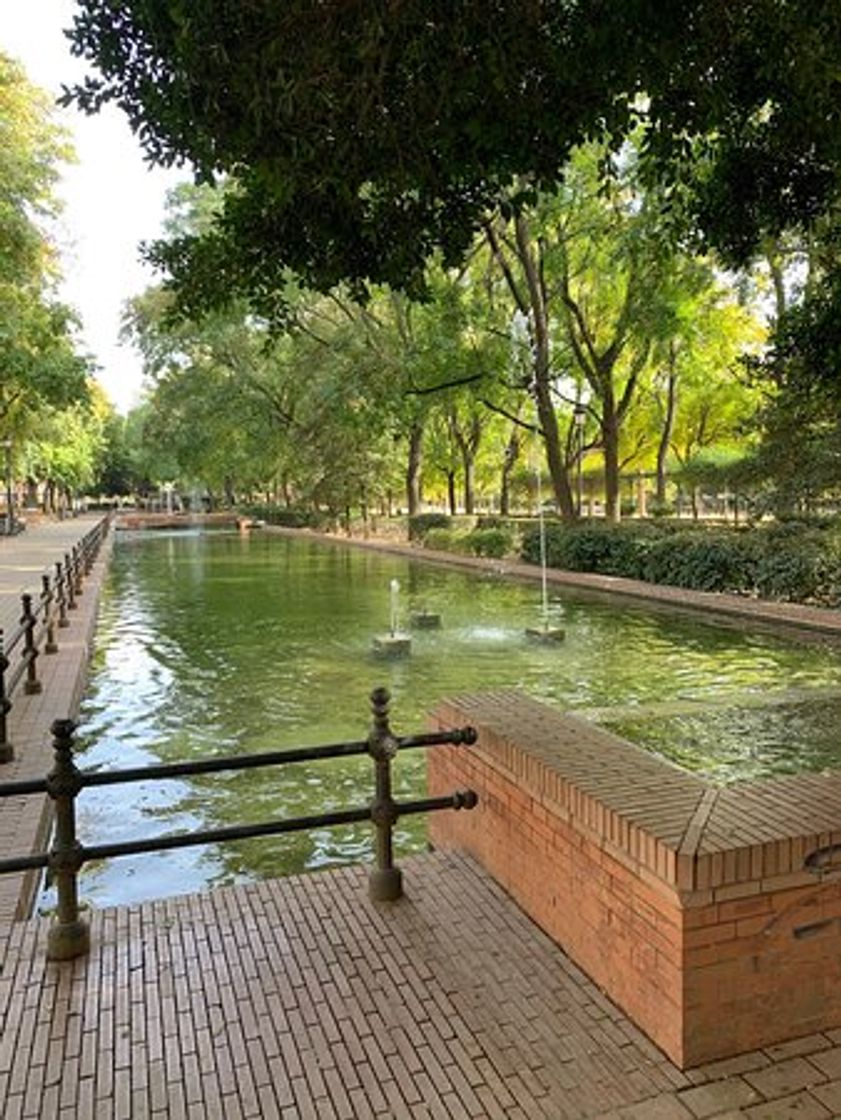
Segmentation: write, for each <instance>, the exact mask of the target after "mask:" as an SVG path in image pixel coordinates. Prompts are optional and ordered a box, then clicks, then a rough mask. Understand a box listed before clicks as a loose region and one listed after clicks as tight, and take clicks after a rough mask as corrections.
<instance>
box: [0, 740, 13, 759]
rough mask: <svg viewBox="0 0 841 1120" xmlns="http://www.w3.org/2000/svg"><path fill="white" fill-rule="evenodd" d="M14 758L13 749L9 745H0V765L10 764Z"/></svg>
mask: <svg viewBox="0 0 841 1120" xmlns="http://www.w3.org/2000/svg"><path fill="white" fill-rule="evenodd" d="M14 757H15V748H14V747H13V746H12V744H11V743H0V763H2V762H11V761H12V759H13V758H14Z"/></svg>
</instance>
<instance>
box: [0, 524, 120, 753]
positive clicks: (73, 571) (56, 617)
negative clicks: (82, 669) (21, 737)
mask: <svg viewBox="0 0 841 1120" xmlns="http://www.w3.org/2000/svg"><path fill="white" fill-rule="evenodd" d="M110 521H111V519H110V517H104V518H103V519H102V520H101V521H98V522H97V523H96V525H94V526H93V527H92V528H91V529H89V530H88V532H87V533H85V535H84V536H83V537H82V539H81V540H80V541H79V542H78V544H75V545H73V547H72V549H71V550H70V551H69V552H66V553H65V554H64V560H63V561H61V560H59V561H57V562H56V564H55V571H54V574H53V575H50V574H48V573H44V575H42V576H41V592H40V594H39V595H37V596H36V595H32V594H30V593H29V592H27V593H26V594H23V595H21V597H20V601H21V617H20V620H19V622H18V624H17V626H16V627H15V628H14V629H13V630H11V631H9V632H6V633H4V631H3V629H2V628H1V627H0V762H11V760H12V759H13V758H14V747H13V745H12V743H11V742H10V741H9V712H10V711H11V710H12V696H13V695H14V693H15V691H16V690H17V688H18V687H19V686H20V685H21V683H22V684H23V691H24V692H25V693H30V694H32V693H36V692H40V691H41V680H40V679H39V677H38V658H39V656H40V655H41V654H42V653H44V654H52V653H58V637H57V633H56V631H57V630H60V629H62V628H64V627H67V626H69V625H70V619H69V618H68V611H73V610H75V609H76V606H77V603H76V600H77V599H78V597H79V596H80V595H82V594H83V592H84V579H85V577H86V576H88V575H90V573H91V569H92V568H93V564H94V561H95V560H96V557H97V555H98V554H99V550H100V548H101V547H102V542H103V541H104V540H105V538H106V536H107V534H108V529H109V526H110Z"/></svg>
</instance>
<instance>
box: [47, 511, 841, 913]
mask: <svg viewBox="0 0 841 1120" xmlns="http://www.w3.org/2000/svg"><path fill="white" fill-rule="evenodd" d="M393 579H397V580H398V581H399V583H400V587H401V591H400V600H401V607H402V609H403V612H404V617H407V616H408V612H409V610H411V609H416V610H417V609H427V610H432V611H438V612H440V613H441V616H442V628H441V629H440V630H420V631H415V632H414V633H413V645H412V653H411V656H410V657H409V658H407V659H406V660H402V661H383V660H379V659H376V658H375V657H374V656H373V654H372V652H371V647H372V639H373V638H374V636H375V635H377V634H382V633H385V632H386V631H387V629H388V625H389V585H390V582H391V580H393ZM539 599H540V596H539V590H538V588H537V587H536V585H533V584H525V583H517V582H513V581H506V580H503V579H501V578H500V577H499V576H497V575H495V574H493V573H488V574H475V573H472V572H465V571H459V570H455V569H449V568H443V567H439V566H432V565H428V564H424V563H422V562H420V561H417V560H414V559H412V558H410V557H403V556H391V555H386V554H381V553H376V552H372V551H367V550H362V549H357V548H353V547H348V546H344V545H340V544H336V545H330V544H321V543H319V542H316V541H310V540H306V539H302V538H299V537H285V536H280V535H275V534H268V533H267V534H261V533H253V534H251V535H238V534H227V533H205V534H202V533H199V532H195V533H192V532H181V533H171V534H166V535H164V534H157V533H138V534H121V535H120V536H119V537H118V539H117V543H116V547H115V551H114V557H113V562H112V567H111V572H110V575H109V577H108V580H107V583H106V586H105V588H104V591H103V597H102V604H101V609H100V621H99V631H98V642H97V652H96V654H95V657H94V663H93V667H92V674H91V681H90V686H89V688H88V692H87V695H86V698H85V701H84V705H83V712H82V720H83V722H82V726H81V729H80V735H81V740H82V744H83V746H84V752H83V754H82V757H81V765H82V766H84V767H86V768H87V767H109V768H115V767H123V766H136V765H143V764H146V763H152V762H156V761H173V760H176V759H185V758H201V757H206V756H210V755H214V754H223V753H230V752H256V751H263V750H270V749H277V748H280V747H291V746H298V745H305V744H315V743H326V742H334V741H339V740H343V739H359V738H363V737H364V736H365V734H366V733H367V727H368V721H369V711H368V696H369V693H370V691H371V689H372V688H373V687H374V686H376V685H380V684H382V685H385V686H387V687H388V688H389V690H390V691H391V693H392V724H393V726H394V729H395V731H396V732H397V733H398V734H409V733H412V732H416V731H419V730H423V729H424V726H425V715H426V713H427V712H428V711H430V710H431V709H432V708H434V707H435V706H436V704H437V703H438V701H439V700H440V699H441V698H442V697H444V696H447V695H453V694H456V693H459V692H470V691H480V690H487V689H496V688H511V687H515V688H520V689H523V690H524V691H526V692H527V693H529V694H531V695H533V696H535V697H537V698H539V699H541V700H545V701H546V702H548V703H551V704H554V705H557V706H558V707H560V708H562V709H565V710H582V711H584V712H585V713H586V714H589V716H590V717H591V718H595V719H598V720H599V721H600V722H603V723H605V724H606V725H608V726H611V727H614V728H615V729H617V730H619V731H620V733H622V734H623V735H626V736H628V737H630V738H633V739H636V740H637V741H639V742H642V743H644V744H646V745H647V746H649V747H650V748H651V749H654V750H657V751H658V752H660V753H662V754H664V755H665V756H667V757H672V758H673V759H674V760H675V761H677V762H679V763H680V764H681V765H685V766H686V765H688V766H690V767H692V768H694V769H699V770H702V771H704V772H706V773H708V774H710V775H711V776H713V777H714V778H716V779H719V780H732V779H734V778H739V777H754V776H757V775H761V774H768V773H777V772H781V771H786V770H791V769H802V768H803V767H804V766H807V767H818V768H820V767H825V766H831V765H838V764H839V762H841V749H839V747H838V745H837V726H838V722H839V717H841V658H839V656H838V648H837V647H833V646H832V645H831V644H829V643H822V642H820V641H815V640H810V641H805V640H804V641H797V640H794V639H793V638H790V637H789V638H785V637H781V636H778V635H775V634H772V633H762V632H752V631H749V630H745V629H742V628H740V627H737V626H734V625H732V624H727V623H724V622H721V623H716V622H712V621H706V620H703V619H699V618H698V617H697V616H691V615H689V614H688V613H687V614H681V613H673V612H672V613H667V612H665V611H663V610H656V609H650V608H649V607H647V606H642V605H637V604H633V603H631V604H629V603H628V602H627V601H624V602H623V601H619V600H616V601H609V600H608V599H607V598H596V597H594V596H586V595H583V594H577V593H574V592H572V591H568V590H555V591H553V592H551V594H550V612H551V616H552V622H553V624H557V625H560V626H563V627H564V628H565V630H566V640H565V641H564V642H563V643H562V644H560V645H558V646H555V645H546V646H544V645H535V644H532V643H530V642H528V641H527V640H526V639H525V637H524V628H525V627H526V626H534V625H536V624H537V623H538V621H539ZM810 697H814V698H815V703H804V700H808V699H809V698H810ZM775 700H779V701H780V702H779V703H774V702H773V701H775ZM769 701H772V702H771V703H770V704H769V703H768V702H769ZM664 705H665V707H664ZM707 706H709V710H708V707H707ZM797 744H802V746H798V745H797ZM394 770H395V779H396V783H395V784H396V794H397V795H398V796H401V797H404V796H410V795H411V796H416V795H418V794H419V793H420V791H421V790H422V789H423V787H424V759H423V755H422V752H419V751H411V752H406V753H405V754H401V755H400V757H399V758H398V760H397V763H396V764H395V768H394ZM371 789H372V775H371V763H370V761H368V760H367V759H364V758H360V759H352V760H342V761H338V760H334V761H332V762H322V763H313V764H309V765H294V766H287V767H283V768H272V769H260V770H251V771H243V772H240V773H236V774H224V775H216V776H207V777H200V778H194V779H191V780H178V781H169V782H165V783H155V784H147V783H141V784H137V785H128V786H122V787H121V786H115V787H109V788H106V789H102V790H87V791H85V792H84V793H83V794H82V795H81V796H80V798H79V803H78V812H79V832H80V838H81V840H82V842H83V843H85V842H87V843H108V842H112V841H116V840H120V839H122V840H127V839H130V838H131V839H133V838H137V837H139V836H150V835H157V834H163V833H168V832H174V831H191V830H194V829H197V828H202V827H204V828H212V827H218V826H222V825H227V824H232V823H243V822H252V821H253V822H256V821H261V820H268V819H272V818H278V817H285V816H296V815H302V814H305V813H312V812H320V811H325V810H329V809H334V808H342V807H351V806H356V805H361V804H364V803H366V802H367V801H368V800H369V798H370V796H371ZM424 837H425V824H424V821H423V819H422V818H411V819H410V820H405V821H401V822H400V824H399V827H398V830H397V851H398V854H405V853H407V852H409V851H417V850H420V849H422V847H423V845H424V842H425V839H424ZM369 852H370V828H369V826H367V825H359V826H352V827H343V828H332V829H323V830H315V831H313V832H310V833H302V834H297V835H292V836H288V837H278V838H274V839H259V840H252V841H242V842H238V843H235V844H227V845H224V846H208V847H201V848H198V847H197V848H188V849H183V850H181V851H179V852H172V853H166V854H161V853H159V854H156V855H152V856H137V857H124V858H121V859H117V860H113V861H109V862H107V863H103V864H98V865H88V866H87V867H86V869H85V871H84V872H83V875H82V879H81V892H82V896H83V898H85V899H87V900H89V901H92V902H94V903H96V904H102V905H106V904H112V903H128V902H134V901H139V900H142V899H146V898H150V897H162V896H165V895H167V894H174V893H180V892H183V891H188V890H198V889H201V888H202V887H204V886H206V885H208V884H211V883H231V882H241V881H246V880H250V879H254V878H261V877H266V876H274V875H280V874H287V873H292V872H296V871H301V870H306V869H311V868H317V867H324V866H328V865H330V864H335V863H347V862H357V861H359V860H360V859H367V858H368V856H369ZM50 904H51V895H50V892H47V893H46V894H45V896H44V899H43V905H44V906H45V907H46V906H49V905H50Z"/></svg>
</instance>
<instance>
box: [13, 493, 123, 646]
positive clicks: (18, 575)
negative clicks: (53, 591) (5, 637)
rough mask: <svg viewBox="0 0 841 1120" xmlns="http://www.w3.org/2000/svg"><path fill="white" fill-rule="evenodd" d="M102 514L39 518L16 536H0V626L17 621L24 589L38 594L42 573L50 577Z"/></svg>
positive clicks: (16, 622)
mask: <svg viewBox="0 0 841 1120" xmlns="http://www.w3.org/2000/svg"><path fill="white" fill-rule="evenodd" d="M102 516H103V515H102V514H101V513H96V514H94V513H86V514H82V515H81V516H79V517H73V518H68V519H67V520H65V521H41V522H38V523H36V524H33V525H32V526H30V527H29V528H27V529H25V530H24V532H22V533H18V534H17V535H16V536H13V537H6V536H0V626H2V627H3V630H4V631H8V630H11V629H12V628H13V627H15V626H17V624H18V622H19V620H20V597H21V595H22V594H23V592H25V591H28V592H29V593H30V594H32V595H33V596H34V595H39V594H40V593H41V576H42V575H44V574H45V573H46V574H49V575H50V577H52V576H53V574H54V572H55V563H56V561H57V560H64V557H65V554H66V553H69V552H70V551H71V550H72V548H73V546H74V545H76V544H78V543H79V541H80V540H81V539H82V537H83V536H84V535H85V533H87V531H88V530H89V529H91V528H93V526H94V525H96V523H97V522H98V521H101V520H102Z"/></svg>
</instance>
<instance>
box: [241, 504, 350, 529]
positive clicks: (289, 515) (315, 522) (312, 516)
mask: <svg viewBox="0 0 841 1120" xmlns="http://www.w3.org/2000/svg"><path fill="white" fill-rule="evenodd" d="M241 508H242V512H243V513H244V514H246V515H247V516H248V517H254V518H257V519H259V520H261V521H265V522H266V524H267V525H280V526H283V528H285V529H319V530H329V529H332V528H333V527H334V525H335V521H334V519H333V518H332V517H331V516H330V514H328V513H325V512H324V511H323V510H317V509H289V508H287V507H284V506H276V505H267V504H265V503H260V502H257V503H251V504H246V505H243V506H242V507H241Z"/></svg>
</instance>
